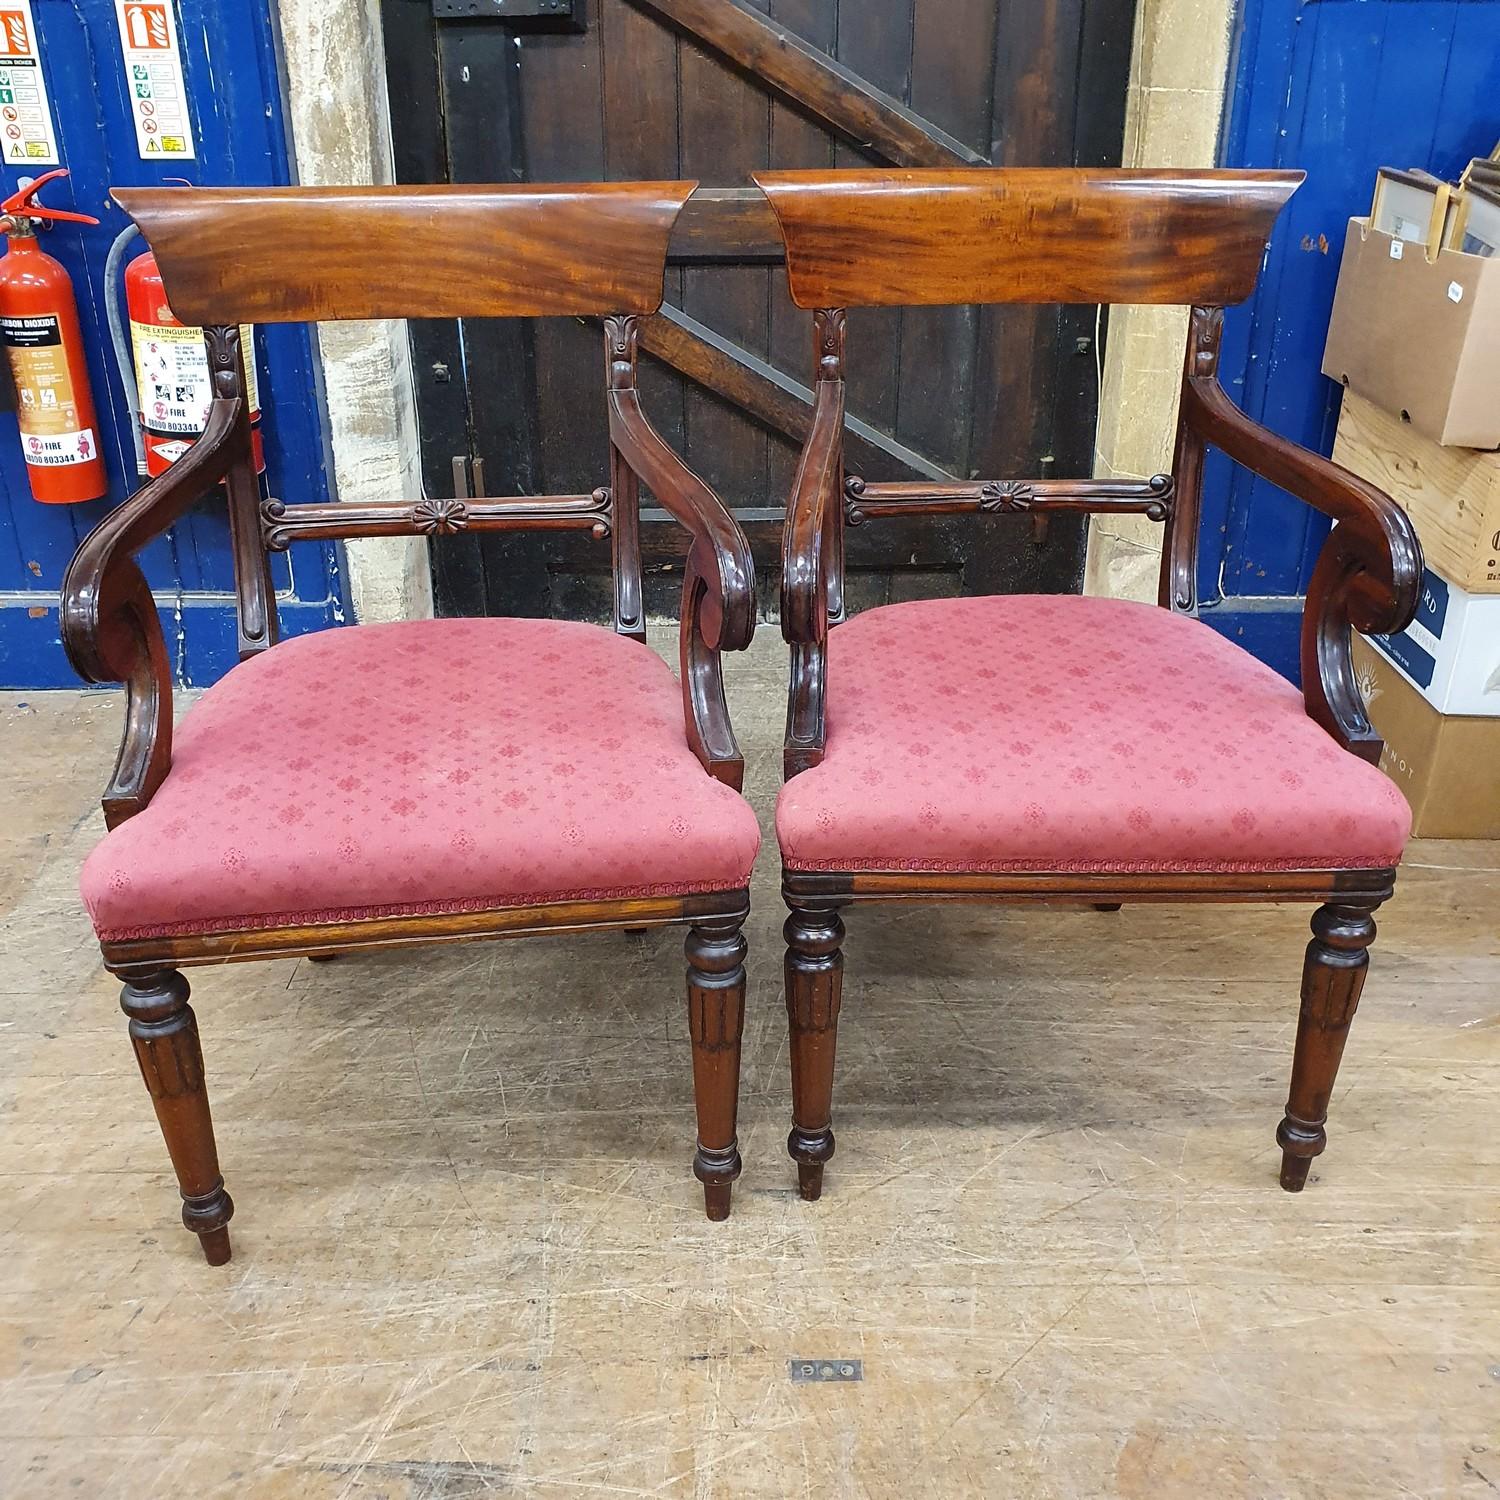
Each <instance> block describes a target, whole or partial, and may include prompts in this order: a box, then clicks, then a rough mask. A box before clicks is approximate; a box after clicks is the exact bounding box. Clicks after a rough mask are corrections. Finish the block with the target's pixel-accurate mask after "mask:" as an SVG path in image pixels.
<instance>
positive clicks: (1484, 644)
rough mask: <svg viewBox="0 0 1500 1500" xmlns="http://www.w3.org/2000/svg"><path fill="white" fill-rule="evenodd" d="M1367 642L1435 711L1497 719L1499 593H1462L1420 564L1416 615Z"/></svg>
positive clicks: (1499, 695) (1499, 712)
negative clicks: (1404, 625) (1392, 631)
mask: <svg viewBox="0 0 1500 1500" xmlns="http://www.w3.org/2000/svg"><path fill="white" fill-rule="evenodd" d="M1369 640H1370V641H1371V643H1372V644H1373V645H1375V646H1377V647H1378V648H1379V649H1380V650H1381V651H1382V652H1383V653H1384V654H1385V655H1386V656H1388V657H1389V658H1390V659H1391V660H1392V661H1393V662H1395V664H1396V665H1397V666H1398V667H1400V669H1401V670H1402V672H1403V673H1405V675H1406V679H1407V681H1408V682H1410V683H1411V684H1412V686H1413V687H1415V688H1417V689H1418V690H1419V691H1420V692H1421V694H1422V696H1423V697H1424V698H1425V699H1426V700H1427V701H1428V702H1429V703H1430V704H1431V705H1432V706H1433V707H1434V708H1435V709H1437V711H1438V712H1439V713H1441V714H1466V715H1469V716H1471V717H1482V718H1496V717H1500V594H1466V593H1465V592H1464V591H1463V590H1462V589H1459V588H1454V587H1453V585H1452V584H1450V583H1448V582H1447V580H1446V579H1443V578H1440V577H1439V576H1438V575H1437V574H1436V573H1434V572H1433V571H1432V569H1431V568H1424V569H1423V570H1422V596H1421V598H1420V600H1419V601H1418V603H1417V617H1416V619H1415V620H1413V621H1412V622H1411V624H1410V625H1408V626H1407V628H1406V629H1405V630H1403V631H1402V632H1401V633H1400V634H1399V635H1372V636H1370V637H1369Z"/></svg>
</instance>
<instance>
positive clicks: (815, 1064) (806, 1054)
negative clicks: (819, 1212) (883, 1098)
mask: <svg viewBox="0 0 1500 1500" xmlns="http://www.w3.org/2000/svg"><path fill="white" fill-rule="evenodd" d="M783 930H784V931H785V934H786V1013H787V1022H788V1025H789V1027H790V1032H791V1055H792V1131H791V1134H790V1135H789V1136H787V1140H786V1149H787V1152H788V1154H789V1155H790V1156H791V1158H792V1160H793V1161H795V1162H796V1163H797V1189H798V1191H799V1192H800V1193H801V1194H802V1196H803V1197H804V1198H806V1199H808V1200H809V1201H812V1200H813V1199H816V1198H818V1197H819V1196H820V1195H821V1194H822V1192H823V1164H824V1163H825V1162H826V1161H827V1160H828V1159H829V1158H830V1157H831V1156H832V1155H833V1128H832V1124H833V1059H834V1051H835V1044H836V1042H837V1040H838V1024H839V1000H840V995H841V993H842V990H843V985H844V954H843V949H842V944H843V941H844V923H843V920H842V919H841V918H840V916H839V914H838V912H837V911H804V910H801V909H800V908H795V907H794V908H793V910H792V914H791V915H790V916H789V917H788V918H787V919H786V927H785V928H784V929H783Z"/></svg>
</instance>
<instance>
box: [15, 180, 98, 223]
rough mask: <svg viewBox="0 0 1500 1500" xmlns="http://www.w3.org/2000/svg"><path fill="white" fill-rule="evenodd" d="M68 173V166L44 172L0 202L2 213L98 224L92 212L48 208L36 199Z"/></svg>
mask: <svg viewBox="0 0 1500 1500" xmlns="http://www.w3.org/2000/svg"><path fill="white" fill-rule="evenodd" d="M67 175H68V169H67V168H66V167H56V168H54V169H53V170H52V171H50V172H43V173H42V175H41V176H40V177H38V178H36V179H34V180H33V181H31V182H29V183H27V184H26V186H25V187H23V188H21V189H20V190H19V191H17V192H14V193H12V194H11V195H10V197H9V198H6V199H5V200H4V201H3V202H0V214H11V215H14V216H15V217H17V218H25V219H47V220H48V221H50V222H53V223H60V222H66V223H69V224H97V223H98V222H99V221H98V219H96V218H95V217H94V216H93V215H92V214H75V213H74V212H72V210H71V209H66V208H47V207H46V206H45V205H44V204H41V203H38V202H37V201H36V195H37V193H39V192H40V191H41V190H42V189H43V188H44V187H46V185H47V184H48V183H49V182H56V181H57V179H58V178H59V177H66V176H67Z"/></svg>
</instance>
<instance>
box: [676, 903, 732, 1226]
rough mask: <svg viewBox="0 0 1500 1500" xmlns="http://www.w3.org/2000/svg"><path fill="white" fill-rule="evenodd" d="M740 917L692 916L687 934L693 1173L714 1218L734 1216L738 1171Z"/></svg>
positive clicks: (706, 1205) (708, 1209)
mask: <svg viewBox="0 0 1500 1500" xmlns="http://www.w3.org/2000/svg"><path fill="white" fill-rule="evenodd" d="M743 921H744V917H743V916H735V917H720V918H713V919H709V920H705V921H700V922H694V923H693V925H692V928H691V929H690V930H689V932H688V935H687V960H688V971H687V984H688V1030H689V1033H690V1035H691V1036H692V1040H693V1098H694V1102H695V1103H696V1105H697V1109H698V1149H697V1151H696V1152H695V1153H694V1156H693V1175H694V1176H695V1177H697V1179H698V1181H699V1182H701V1183H702V1184H703V1203H704V1207H705V1208H706V1210H707V1212H708V1216H709V1218H710V1219H727V1218H728V1217H729V1201H730V1194H731V1192H732V1191H733V1184H734V1181H735V1179H736V1178H737V1177H738V1176H739V1175H740V1150H739V1142H738V1140H737V1139H736V1136H735V1116H736V1114H737V1113H738V1110H739V1094H740V1034H741V1032H742V1030H743V1028H744V1021H745V939H744V936H743V935H742V934H741V932H740V925H741V923H742V922H743Z"/></svg>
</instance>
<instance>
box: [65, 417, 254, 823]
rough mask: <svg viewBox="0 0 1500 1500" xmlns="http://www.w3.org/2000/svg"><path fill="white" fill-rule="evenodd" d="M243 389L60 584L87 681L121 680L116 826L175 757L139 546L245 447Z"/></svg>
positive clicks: (112, 817) (91, 541) (108, 799)
mask: <svg viewBox="0 0 1500 1500" xmlns="http://www.w3.org/2000/svg"><path fill="white" fill-rule="evenodd" d="M248 431H249V429H248V428H247V427H246V426H245V424H244V423H243V422H241V421H240V401H239V399H238V398H232V399H227V400H217V401H215V402H214V403H213V406H212V407H211V408H210V411H209V418H208V423H207V426H206V427H205V429H204V433H203V436H202V437H201V438H200V439H199V440H198V441H197V443H195V444H194V445H193V447H192V448H191V449H189V450H188V452H187V453H185V454H184V455H183V456H182V457H181V458H180V459H178V461H177V462H176V463H175V464H173V465H172V467H171V468H170V469H168V470H167V471H166V473H165V474H160V475H158V476H157V477H156V478H155V479H153V480H151V481H150V482H149V483H148V484H145V485H143V486H142V487H141V488H140V489H139V490H137V491H136V493H135V494H134V495H132V496H131V497H130V499H129V500H127V501H126V502H125V503H124V504H123V505H121V506H119V507H117V508H116V509H115V510H112V511H111V512H110V513H109V514H108V515H107V516H106V517H105V518H104V519H103V520H102V521H101V522H100V523H99V524H98V525H97V526H96V527H95V528H94V529H93V530H92V531H91V532H90V533H89V534H88V536H86V537H85V538H84V539H83V541H82V543H81V544H80V545H79V548H78V551H77V552H76V553H75V554H74V557H73V560H72V562H70V563H69V564H68V570H67V573H66V574H65V575H64V577H63V587H62V641H63V649H64V650H65V651H66V652H67V654H68V660H69V661H70V662H72V664H73V668H74V670H75V671H76V672H77V673H78V675H79V676H80V677H82V678H83V679H84V681H85V682H122V683H124V684H125V688H126V711H125V735H124V739H123V741H122V742H121V745H120V755H119V759H118V761H117V762H116V764H115V771H114V775H113V777H112V778H111V779H110V784H109V786H108V788H107V789H106V790H105V794H104V799H103V800H104V816H105V821H106V822H107V823H108V824H109V826H110V827H111V828H113V827H114V826H115V824H116V823H120V822H123V821H124V820H125V819H126V818H128V817H130V816H131V815H132V814H134V813H137V812H139V811H140V810H141V809H142V808H143V807H144V806H145V805H146V804H147V803H148V802H149V801H150V800H151V796H152V793H154V792H155V790H156V789H157V787H159V786H160V785H161V783H162V781H163V780H164V779H165V777H166V774H167V770H168V768H169V767H170V765H171V762H172V672H171V663H170V661H169V660H168V657H167V650H166V644H165V642H164V641H163V639H162V632H161V620H160V618H159V617H158V615H157V612H156V602H155V600H154V599H153V598H152V597H151V589H150V587H149V585H148V584H147V583H146V579H145V576H144V575H143V574H142V573H141V570H140V568H139V567H138V566H137V565H136V562H135V554H136V553H137V552H139V551H140V549H141V548H142V547H144V546H145V545H146V543H147V542H149V541H151V540H152V539H153V538H155V537H158V536H160V535H161V534H162V532H164V531H165V530H166V529H167V528H168V527H169V526H171V525H172V524H173V523H174V522H176V521H178V520H180V519H181V518H182V517H183V516H184V515H185V514H186V513H187V512H188V511H189V510H191V509H192V508H193V506H194V505H196V504H197V503H198V501H199V500H201V499H202V498H203V497H204V496H205V495H206V494H208V493H209V491H210V490H212V489H213V487H214V486H215V485H216V484H218V483H219V481H220V480H222V479H223V478H224V477H225V475H226V473H227V471H228V470H229V468H230V467H231V466H232V465H233V464H234V463H236V462H237V461H239V460H241V459H243V458H245V457H247V456H248V453H249V445H248V443H249V440H248Z"/></svg>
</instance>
